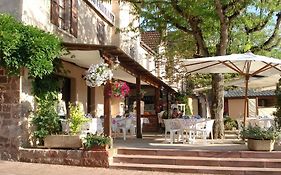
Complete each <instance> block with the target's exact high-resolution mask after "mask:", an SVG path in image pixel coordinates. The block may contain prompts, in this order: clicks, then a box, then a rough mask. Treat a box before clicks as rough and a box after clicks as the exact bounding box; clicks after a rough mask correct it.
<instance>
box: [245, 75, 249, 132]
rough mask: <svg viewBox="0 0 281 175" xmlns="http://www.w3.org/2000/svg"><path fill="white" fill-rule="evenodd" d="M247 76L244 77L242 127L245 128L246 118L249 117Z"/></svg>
mask: <svg viewBox="0 0 281 175" xmlns="http://www.w3.org/2000/svg"><path fill="white" fill-rule="evenodd" d="M249 78H250V77H249V75H246V76H245V83H246V87H245V103H244V127H245V126H246V118H248V117H249V99H248V89H249V88H248V85H249Z"/></svg>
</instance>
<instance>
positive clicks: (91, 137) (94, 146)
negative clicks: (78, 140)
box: [83, 133, 111, 151]
mask: <svg viewBox="0 0 281 175" xmlns="http://www.w3.org/2000/svg"><path fill="white" fill-rule="evenodd" d="M110 143H111V139H110V137H107V136H104V135H98V134H90V133H88V134H87V135H86V137H84V138H83V145H84V148H85V149H86V150H94V151H95V150H107V149H108V146H109V145H110Z"/></svg>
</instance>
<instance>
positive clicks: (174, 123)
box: [164, 119, 181, 144]
mask: <svg viewBox="0 0 281 175" xmlns="http://www.w3.org/2000/svg"><path fill="white" fill-rule="evenodd" d="M164 125H165V141H167V134H168V132H169V133H170V143H171V144H172V143H173V142H175V138H176V137H177V140H178V141H179V135H180V132H181V129H180V126H179V125H178V120H176V119H164Z"/></svg>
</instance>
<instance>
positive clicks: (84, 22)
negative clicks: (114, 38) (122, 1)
mask: <svg viewBox="0 0 281 175" xmlns="http://www.w3.org/2000/svg"><path fill="white" fill-rule="evenodd" d="M50 9H51V7H50V0H40V1H39V0H23V9H22V10H23V16H22V20H23V21H24V22H25V23H26V24H30V25H35V26H38V27H39V28H41V29H43V30H45V31H49V32H52V33H55V34H57V35H59V36H60V37H62V38H63V40H64V41H65V42H74V43H87V44H100V43H99V41H98V37H97V34H98V32H97V24H98V22H102V23H103V24H104V25H105V36H106V37H105V44H110V43H111V33H112V27H111V25H109V24H108V23H107V22H106V21H105V20H103V19H102V18H101V17H100V16H99V15H98V14H97V13H96V12H95V11H94V10H93V9H92V8H91V7H90V6H88V5H87V4H86V3H85V2H84V0H78V38H75V37H73V36H72V35H71V34H69V33H67V32H65V31H63V30H62V29H59V28H58V27H56V26H55V25H53V24H51V22H50Z"/></svg>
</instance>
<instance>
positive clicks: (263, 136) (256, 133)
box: [240, 125, 280, 140]
mask: <svg viewBox="0 0 281 175" xmlns="http://www.w3.org/2000/svg"><path fill="white" fill-rule="evenodd" d="M240 135H241V137H242V138H245V139H255V140H276V139H277V138H278V137H279V135H280V132H278V131H276V130H275V129H274V128H273V127H271V128H268V129H266V128H261V127H259V126H251V125H249V126H248V127H247V128H243V130H242V131H241V133H240Z"/></svg>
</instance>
